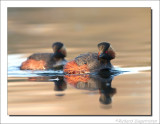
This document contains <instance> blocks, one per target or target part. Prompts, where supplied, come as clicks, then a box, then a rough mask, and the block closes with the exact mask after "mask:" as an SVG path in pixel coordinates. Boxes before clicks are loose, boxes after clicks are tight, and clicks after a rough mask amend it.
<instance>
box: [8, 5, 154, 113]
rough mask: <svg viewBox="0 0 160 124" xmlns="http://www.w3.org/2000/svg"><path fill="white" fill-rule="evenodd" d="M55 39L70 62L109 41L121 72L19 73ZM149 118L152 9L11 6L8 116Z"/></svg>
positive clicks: (28, 71) (115, 61) (54, 71)
mask: <svg viewBox="0 0 160 124" xmlns="http://www.w3.org/2000/svg"><path fill="white" fill-rule="evenodd" d="M55 41H62V42H63V43H64V44H65V46H66V48H67V57H66V59H67V60H68V61H70V60H72V59H73V58H74V57H76V56H78V55H79V54H82V53H87V52H98V49H97V44H98V43H99V42H101V41H108V42H110V43H111V45H112V46H113V48H114V49H115V51H116V59H114V60H113V61H112V64H113V65H114V66H115V71H116V73H114V74H111V75H110V74H106V76H105V77H101V76H97V75H94V74H90V75H76V76H73V75H71V76H68V77H67V76H66V75H64V74H63V71H62V70H59V71H57V70H45V71H40V70H38V71H32V70H23V71H22V70H19V67H20V65H21V62H23V61H25V60H26V59H27V57H28V56H29V55H30V54H32V53H35V52H52V49H51V45H52V43H53V42H55ZM117 72H119V73H117ZM150 114H151V9H150V8H8V115H150Z"/></svg>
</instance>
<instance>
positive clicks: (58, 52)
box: [52, 42, 67, 58]
mask: <svg viewBox="0 0 160 124" xmlns="http://www.w3.org/2000/svg"><path fill="white" fill-rule="evenodd" d="M52 49H53V52H54V55H55V57H57V58H64V57H66V56H67V51H66V48H65V46H64V44H63V43H61V42H55V43H53V45H52Z"/></svg>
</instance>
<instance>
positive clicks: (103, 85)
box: [64, 75, 116, 104]
mask: <svg viewBox="0 0 160 124" xmlns="http://www.w3.org/2000/svg"><path fill="white" fill-rule="evenodd" d="M64 77H65V81H66V82H67V83H68V84H71V85H72V86H74V87H75V88H77V89H85V90H99V94H100V97H99V101H100V102H101V103H102V104H110V103H111V102H112V96H113V95H114V94H115V93H116V89H115V88H112V87H111V83H112V80H113V78H114V76H113V75H110V76H107V77H105V78H104V77H102V76H101V75H96V76H95V75H65V76H64Z"/></svg>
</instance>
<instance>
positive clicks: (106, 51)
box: [98, 42, 115, 60]
mask: <svg viewBox="0 0 160 124" xmlns="http://www.w3.org/2000/svg"><path fill="white" fill-rule="evenodd" d="M98 49H99V52H98V59H99V60H111V59H114V58H115V52H114V51H113V49H112V47H111V45H110V43H108V42H101V43H99V44H98Z"/></svg>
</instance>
